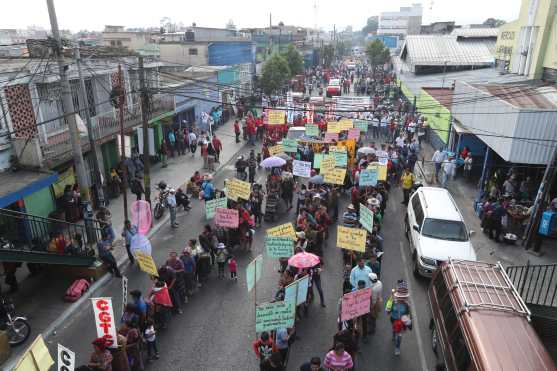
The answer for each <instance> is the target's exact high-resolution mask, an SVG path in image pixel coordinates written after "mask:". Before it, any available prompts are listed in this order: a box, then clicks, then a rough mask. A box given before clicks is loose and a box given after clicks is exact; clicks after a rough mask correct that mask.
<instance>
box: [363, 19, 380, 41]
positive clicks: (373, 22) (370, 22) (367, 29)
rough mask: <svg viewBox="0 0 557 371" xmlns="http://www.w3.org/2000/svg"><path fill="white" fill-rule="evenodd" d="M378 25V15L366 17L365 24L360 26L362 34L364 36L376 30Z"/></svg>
mask: <svg viewBox="0 0 557 371" xmlns="http://www.w3.org/2000/svg"><path fill="white" fill-rule="evenodd" d="M378 27H379V17H377V16H374V17H369V18H368V19H367V24H366V25H365V26H364V27H363V28H362V35H363V36H364V37H366V36H367V35H368V34H370V33H372V32H375V31H377V28H378Z"/></svg>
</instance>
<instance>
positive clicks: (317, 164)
mask: <svg viewBox="0 0 557 371" xmlns="http://www.w3.org/2000/svg"><path fill="white" fill-rule="evenodd" d="M322 161H323V154H322V153H316V154H314V155H313V168H314V169H321V162H322Z"/></svg>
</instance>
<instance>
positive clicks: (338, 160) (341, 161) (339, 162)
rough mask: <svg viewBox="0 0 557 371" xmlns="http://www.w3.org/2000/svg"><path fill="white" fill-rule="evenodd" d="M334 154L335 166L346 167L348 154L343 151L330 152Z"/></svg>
mask: <svg viewBox="0 0 557 371" xmlns="http://www.w3.org/2000/svg"><path fill="white" fill-rule="evenodd" d="M331 153H332V154H333V156H335V166H336V167H346V165H347V164H348V154H347V153H346V151H345V152H331Z"/></svg>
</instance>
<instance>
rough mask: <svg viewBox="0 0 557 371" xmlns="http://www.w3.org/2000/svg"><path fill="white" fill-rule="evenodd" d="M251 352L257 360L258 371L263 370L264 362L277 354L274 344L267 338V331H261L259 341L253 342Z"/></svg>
mask: <svg viewBox="0 0 557 371" xmlns="http://www.w3.org/2000/svg"><path fill="white" fill-rule="evenodd" d="M253 351H254V352H255V356H256V357H257V359H259V365H260V369H261V370H263V364H264V363H265V361H267V359H269V358H271V355H272V354H273V353H276V352H277V347H276V345H275V342H274V341H273V339H272V338H271V337H270V336H269V333H268V332H267V331H263V332H262V333H261V336H260V337H259V339H257V340H255V341H254V342H253Z"/></svg>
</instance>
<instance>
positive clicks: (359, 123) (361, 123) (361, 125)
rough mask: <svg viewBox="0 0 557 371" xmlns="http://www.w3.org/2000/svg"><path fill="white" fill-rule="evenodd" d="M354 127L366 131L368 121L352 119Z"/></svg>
mask: <svg viewBox="0 0 557 371" xmlns="http://www.w3.org/2000/svg"><path fill="white" fill-rule="evenodd" d="M354 127H355V128H358V129H360V131H361V132H363V133H365V132H367V127H368V123H367V122H365V121H360V120H356V121H354Z"/></svg>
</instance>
